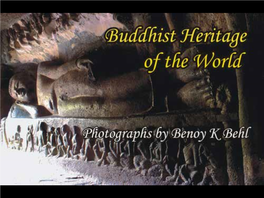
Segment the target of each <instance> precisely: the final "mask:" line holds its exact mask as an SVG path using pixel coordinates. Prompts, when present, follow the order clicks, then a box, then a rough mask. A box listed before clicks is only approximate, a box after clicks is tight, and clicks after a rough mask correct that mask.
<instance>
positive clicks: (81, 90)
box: [9, 43, 215, 117]
mask: <svg viewBox="0 0 264 198" xmlns="http://www.w3.org/2000/svg"><path fill="white" fill-rule="evenodd" d="M199 50H200V47H199V46H193V47H191V48H188V49H186V50H185V51H184V53H183V54H182V56H183V57H189V58H190V59H191V58H192V57H193V55H194V53H197V52H199ZM141 51H142V49H141V46H140V45H137V44H136V45H130V44H129V45H120V44H114V45H113V44H111V45H110V44H107V43H103V44H102V45H101V46H100V47H98V48H97V49H95V50H93V51H90V52H88V53H87V54H85V55H84V56H82V57H80V58H77V59H75V60H71V61H68V62H64V63H63V62H59V61H46V62H41V63H40V64H39V65H38V69H37V75H36V77H34V76H32V75H30V74H26V73H17V74H15V75H14V76H13V77H12V78H11V79H10V83H9V93H10V95H11V96H12V97H13V98H14V99H15V100H16V103H15V104H14V105H13V106H12V108H11V110H10V112H9V117H40V116H45V115H56V116H61V117H122V116H130V115H135V114H137V115H138V114H146V113H148V112H160V111H168V109H170V110H171V109H174V106H175V105H176V106H177V105H178V104H179V103H182V104H183V105H185V106H187V107H190V108H213V107H214V106H215V97H214V96H213V95H214V94H213V92H212V84H211V82H210V74H209V73H208V71H206V70H205V69H202V68H200V69H197V68H196V67H195V64H194V63H192V62H191V64H190V65H189V67H187V68H185V69H170V70H166V71H165V72H164V71H162V72H160V74H159V71H156V74H153V75H151V74H149V73H148V72H147V71H146V70H145V69H143V61H142V57H141V54H140V53H141ZM160 82H163V85H165V86H160V84H161V83H160ZM161 103H162V104H161ZM169 103H170V104H173V105H172V106H171V107H170V105H168V104H169ZM178 106H180V105H178ZM161 107H164V108H161Z"/></svg>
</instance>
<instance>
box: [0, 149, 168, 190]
mask: <svg viewBox="0 0 264 198" xmlns="http://www.w3.org/2000/svg"><path fill="white" fill-rule="evenodd" d="M0 149H1V150H0V151H1V155H0V156H1V158H0V159H1V160H0V170H1V172H0V185H164V184H165V185H166V183H165V182H162V181H161V180H160V179H159V178H157V177H147V176H143V175H142V174H141V173H138V172H136V171H135V170H134V169H133V170H127V169H123V168H121V167H112V166H107V165H102V166H101V167H98V166H97V165H96V164H95V163H94V162H88V163H87V162H83V161H80V160H73V159H63V158H58V159H57V158H56V157H45V156H44V155H43V154H41V153H38V152H33V153H30V152H24V151H17V150H12V149H5V148H0Z"/></svg>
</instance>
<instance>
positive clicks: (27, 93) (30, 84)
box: [9, 73, 36, 104]
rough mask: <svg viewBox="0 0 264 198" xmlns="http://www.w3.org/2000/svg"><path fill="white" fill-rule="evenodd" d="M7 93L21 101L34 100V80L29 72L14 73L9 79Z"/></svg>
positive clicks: (31, 101)
mask: <svg viewBox="0 0 264 198" xmlns="http://www.w3.org/2000/svg"><path fill="white" fill-rule="evenodd" d="M9 94H10V95H11V97H12V98H14V99H15V100H17V101H19V102H22V103H29V104H32V103H35V102H36V80H35V78H34V76H33V75H30V74H21V73H19V74H15V75H14V76H13V77H12V78H11V79H10V81H9Z"/></svg>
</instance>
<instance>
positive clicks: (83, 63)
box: [76, 58, 96, 81]
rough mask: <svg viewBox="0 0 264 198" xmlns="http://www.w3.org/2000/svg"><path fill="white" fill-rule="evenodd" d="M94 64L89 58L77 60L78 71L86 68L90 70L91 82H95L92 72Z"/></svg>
mask: <svg viewBox="0 0 264 198" xmlns="http://www.w3.org/2000/svg"><path fill="white" fill-rule="evenodd" d="M93 65H94V64H93V62H92V61H91V60H89V59H88V58H79V59H77V60H76V66H77V68H78V69H82V68H85V69H87V70H88V78H89V80H91V81H95V80H96V79H95V77H94V74H93V71H92V66H93Z"/></svg>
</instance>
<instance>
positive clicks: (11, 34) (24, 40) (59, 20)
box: [7, 13, 80, 50]
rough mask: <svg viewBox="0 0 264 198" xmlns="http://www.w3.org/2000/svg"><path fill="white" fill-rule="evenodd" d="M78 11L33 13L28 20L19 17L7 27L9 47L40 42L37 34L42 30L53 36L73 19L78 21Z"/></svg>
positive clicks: (66, 26)
mask: <svg viewBox="0 0 264 198" xmlns="http://www.w3.org/2000/svg"><path fill="white" fill-rule="evenodd" d="M79 16H80V14H78V13H33V14H32V18H31V19H30V20H25V19H21V20H19V21H18V22H17V23H15V24H14V25H12V26H11V27H10V28H9V29H8V32H7V33H8V41H9V47H10V48H11V49H16V50H17V49H20V48H22V47H25V46H28V45H30V44H32V42H34V41H35V42H36V43H38V44H40V39H39V36H40V35H42V34H43V32H44V33H45V34H46V35H48V36H51V37H54V36H55V34H56V32H57V31H58V30H60V29H67V28H69V27H70V26H71V25H72V22H73V21H77V22H78V21H79Z"/></svg>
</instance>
